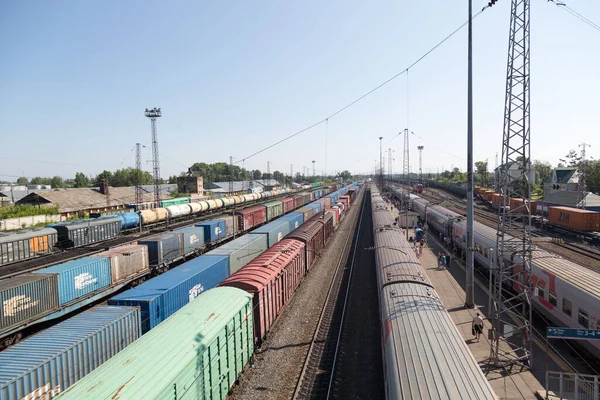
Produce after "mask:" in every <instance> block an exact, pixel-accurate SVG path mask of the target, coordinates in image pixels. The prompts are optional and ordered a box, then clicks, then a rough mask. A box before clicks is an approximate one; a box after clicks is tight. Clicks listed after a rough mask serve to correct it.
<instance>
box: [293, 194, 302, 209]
mask: <svg viewBox="0 0 600 400" xmlns="http://www.w3.org/2000/svg"><path fill="white" fill-rule="evenodd" d="M303 205H304V203H303V201H302V196H300V195H298V196H294V208H300V207H302V206H303Z"/></svg>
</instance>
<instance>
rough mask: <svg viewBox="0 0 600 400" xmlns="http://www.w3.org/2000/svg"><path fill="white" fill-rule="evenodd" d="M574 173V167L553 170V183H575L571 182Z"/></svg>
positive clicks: (575, 170)
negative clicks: (554, 176)
mask: <svg viewBox="0 0 600 400" xmlns="http://www.w3.org/2000/svg"><path fill="white" fill-rule="evenodd" d="M576 172H577V168H576V167H566V168H555V169H554V174H555V175H556V178H555V179H554V180H553V183H577V182H573V181H572V180H571V178H573V175H575V173H576Z"/></svg>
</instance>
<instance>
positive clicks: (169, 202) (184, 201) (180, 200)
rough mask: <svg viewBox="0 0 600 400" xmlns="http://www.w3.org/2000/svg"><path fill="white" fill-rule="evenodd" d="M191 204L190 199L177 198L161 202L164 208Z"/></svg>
mask: <svg viewBox="0 0 600 400" xmlns="http://www.w3.org/2000/svg"><path fill="white" fill-rule="evenodd" d="M189 202H190V198H189V197H176V198H174V199H167V200H161V201H160V206H161V207H163V208H164V207H169V206H176V205H179V204H189Z"/></svg>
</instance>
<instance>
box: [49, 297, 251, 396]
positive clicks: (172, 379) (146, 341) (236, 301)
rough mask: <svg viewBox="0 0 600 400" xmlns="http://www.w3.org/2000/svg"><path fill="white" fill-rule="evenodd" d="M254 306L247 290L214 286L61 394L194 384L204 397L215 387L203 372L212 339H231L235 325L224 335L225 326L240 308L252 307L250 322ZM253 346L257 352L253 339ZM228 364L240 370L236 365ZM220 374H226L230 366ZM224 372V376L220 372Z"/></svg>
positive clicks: (160, 391)
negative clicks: (209, 383)
mask: <svg viewBox="0 0 600 400" xmlns="http://www.w3.org/2000/svg"><path fill="white" fill-rule="evenodd" d="M251 310H252V296H251V295H250V294H248V293H246V292H244V291H243V290H240V289H236V288H232V287H221V288H215V289H212V290H209V291H208V292H205V293H203V294H201V295H200V296H198V297H197V298H196V299H195V300H193V301H192V302H191V303H189V304H187V305H186V306H185V307H183V308H182V309H180V310H179V311H178V312H177V313H175V314H174V315H172V316H171V317H170V318H169V319H167V320H166V321H164V322H162V323H161V324H159V325H158V326H157V327H156V328H154V329H152V330H151V331H150V332H148V333H147V334H146V335H144V336H142V337H141V338H140V339H138V340H136V341H135V342H134V343H133V344H131V345H130V346H128V347H127V348H126V349H125V350H123V351H121V352H120V353H119V354H117V355H116V356H114V357H113V358H111V359H110V360H108V361H107V362H105V363H104V364H103V365H102V366H100V367H99V368H97V369H96V370H94V371H93V372H92V373H91V374H89V375H87V376H86V377H85V378H83V379H82V380H80V381H79V382H77V383H76V384H75V385H74V386H71V387H70V388H69V389H67V390H66V391H65V392H63V393H62V394H61V395H60V399H64V400H68V399H76V400H81V399H117V398H118V399H120V400H126V399H147V400H149V399H156V398H167V397H169V398H172V397H173V390H174V389H173V386H174V385H177V386H176V390H177V393H178V394H180V393H181V396H182V395H183V394H184V393H185V392H186V390H191V391H192V392H191V394H193V395H192V396H191V397H193V398H195V397H198V398H200V397H202V398H203V395H204V390H202V389H205V390H206V391H208V392H210V390H211V389H210V388H204V383H205V379H207V381H208V379H209V378H208V377H204V371H205V369H206V368H208V365H210V364H211V362H212V361H213V360H212V359H211V358H210V357H208V355H207V354H206V353H207V351H206V349H207V348H209V347H211V348H213V349H214V345H213V346H211V344H212V343H213V341H214V340H215V339H216V338H217V337H218V336H219V335H223V338H224V339H226V340H228V339H230V338H229V337H227V336H229V335H234V334H236V332H234V331H230V332H227V335H225V331H224V329H225V327H226V326H227V325H228V324H229V323H230V321H231V320H232V319H234V318H235V316H236V315H238V314H239V313H240V311H242V312H247V314H246V318H247V323H248V324H251V321H252V313H251ZM232 326H233V324H232ZM239 334H240V338H239V339H240V340H239V341H238V340H237V339H236V340H235V342H236V347H237V346H240V348H236V349H229V351H231V352H232V353H235V354H236V355H235V358H234V355H233V354H232V355H231V359H232V361H233V362H234V363H235V361H238V360H236V359H237V358H238V357H241V356H243V354H241V351H242V349H241V342H242V340H243V339H242V336H246V335H245V334H244V335H242V334H241V333H239ZM252 336H253V334H252V328H251V327H250V337H252ZM238 343H239V344H238ZM221 345H222V346H224V344H221ZM248 346H249V348H248V351H249V353H252V352H253V351H252V350H253V349H252V347H253V345H252V339H250V340H249V343H248ZM219 351H224V350H223V349H220V350H219ZM211 355H212V356H215V355H214V354H211ZM215 362H217V361H215ZM238 362H239V361H238ZM213 368H216V367H213ZM229 368H230V369H233V370H235V368H236V366H235V365H230V366H229ZM214 373H215V374H218V372H217V371H215V372H214ZM221 374H225V378H226V377H227V372H226V371H221ZM215 376H216V375H215ZM219 378H224V377H223V376H220V375H219ZM218 386H219V383H213V385H212V388H213V389H215V390H218ZM197 391H201V392H200V393H197Z"/></svg>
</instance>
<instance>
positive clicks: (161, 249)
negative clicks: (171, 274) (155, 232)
mask: <svg viewBox="0 0 600 400" xmlns="http://www.w3.org/2000/svg"><path fill="white" fill-rule="evenodd" d="M138 244H144V245H146V246H148V258H149V260H150V265H163V264H168V263H169V262H171V261H173V260H174V259H176V258H177V257H179V256H181V255H182V254H183V235H182V234H180V233H179V234H178V233H167V234H165V235H161V236H158V237H156V238H151V239H145V240H140V241H139V242H138Z"/></svg>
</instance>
